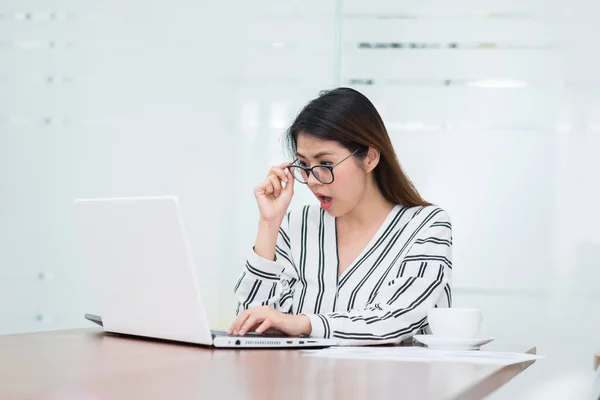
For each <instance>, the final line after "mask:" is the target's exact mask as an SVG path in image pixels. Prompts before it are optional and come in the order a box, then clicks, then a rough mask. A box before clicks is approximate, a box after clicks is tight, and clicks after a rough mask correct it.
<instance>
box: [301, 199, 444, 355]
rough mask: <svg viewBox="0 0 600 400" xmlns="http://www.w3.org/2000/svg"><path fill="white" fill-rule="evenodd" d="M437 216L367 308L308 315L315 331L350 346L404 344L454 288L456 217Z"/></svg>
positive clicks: (315, 334) (315, 333)
mask: <svg viewBox="0 0 600 400" xmlns="http://www.w3.org/2000/svg"><path fill="white" fill-rule="evenodd" d="M435 218H436V221H435V222H434V223H433V224H431V225H430V226H429V228H426V229H424V230H423V231H422V232H420V233H419V234H418V235H417V237H416V240H415V241H414V243H413V245H412V246H411V248H410V250H409V251H408V253H407V254H406V256H405V258H404V259H403V260H402V262H401V263H400V265H399V268H398V270H397V271H395V274H393V276H390V277H388V281H387V282H386V283H385V284H384V285H382V287H381V288H380V289H379V290H378V292H377V293H376V294H375V296H374V298H373V299H372V300H371V301H369V303H368V304H367V306H366V307H365V308H364V309H354V310H350V311H347V312H333V313H327V314H307V316H308V317H309V319H310V322H311V325H312V332H311V336H313V337H320V338H335V339H337V342H338V345H346V346H348V345H368V344H386V343H400V342H401V341H403V340H405V339H407V338H410V337H412V336H413V335H414V334H415V333H416V332H418V331H419V329H421V328H422V327H423V326H425V325H426V324H427V312H428V311H429V310H430V309H431V308H433V307H436V305H437V303H438V301H439V300H440V298H441V297H442V296H443V295H445V294H446V293H448V292H449V287H450V282H451V272H452V227H451V222H450V219H449V217H448V214H447V213H446V212H445V211H443V210H442V211H441V212H439V213H438V214H437V215H436V216H435ZM443 304H444V305H445V304H447V303H443Z"/></svg>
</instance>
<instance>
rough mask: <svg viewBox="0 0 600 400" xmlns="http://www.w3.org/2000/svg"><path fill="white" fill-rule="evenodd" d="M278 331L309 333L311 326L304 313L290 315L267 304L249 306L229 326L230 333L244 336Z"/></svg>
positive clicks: (298, 334) (297, 334) (286, 333)
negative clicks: (251, 333) (249, 333)
mask: <svg viewBox="0 0 600 400" xmlns="http://www.w3.org/2000/svg"><path fill="white" fill-rule="evenodd" d="M274 330H275V331H280V332H282V333H284V334H285V335H288V336H300V335H310V333H311V330H312V327H311V325H310V320H309V319H308V317H307V316H306V315H290V314H284V313H282V312H279V311H276V310H275V309H273V308H272V307H269V306H260V307H254V308H250V309H248V310H245V311H244V312H242V313H241V314H240V315H239V316H238V317H237V319H236V320H235V321H234V322H233V324H232V325H231V327H230V328H229V331H228V333H229V334H230V335H239V336H244V335H245V334H246V333H248V332H256V333H259V334H262V333H269V332H272V331H274Z"/></svg>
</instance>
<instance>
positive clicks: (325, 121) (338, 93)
mask: <svg viewBox="0 0 600 400" xmlns="http://www.w3.org/2000/svg"><path fill="white" fill-rule="evenodd" d="M300 133H302V134H307V135H310V136H314V137H316V138H319V139H322V140H333V141H336V142H338V143H340V144H341V145H342V146H344V147H345V148H347V149H348V150H349V151H351V152H353V151H357V150H358V151H357V153H356V155H355V157H359V158H362V159H364V158H365V157H366V155H367V152H368V149H369V146H371V147H374V148H375V149H377V150H379V152H380V159H379V163H378V164H377V166H376V167H375V171H374V173H375V181H376V183H377V187H378V188H379V190H380V191H381V193H382V194H383V196H384V197H385V198H386V199H387V200H388V201H390V202H391V203H393V204H400V205H403V206H407V207H414V206H426V205H429V204H430V203H428V202H426V201H425V200H423V198H422V197H421V195H419V192H418V191H417V189H416V188H415V186H414V185H413V183H412V182H411V181H410V179H409V178H408V176H407V175H406V174H405V173H404V171H403V170H402V167H401V166H400V163H399V162H398V158H397V157H396V152H395V151H394V147H393V145H392V141H391V140H390V137H389V135H388V133H387V130H386V129H385V125H384V123H383V120H382V119H381V116H380V115H379V113H378V112H377V110H376V109H375V106H374V105H373V103H371V102H370V101H369V99H367V98H366V97H365V96H364V95H363V94H362V93H360V92H358V91H356V90H354V89H350V88H337V89H333V90H327V91H323V92H321V93H320V95H319V97H317V98H316V99H314V100H312V101H311V102H309V103H308V104H307V105H306V106H305V107H304V108H303V109H302V110H301V111H300V113H299V114H298V116H297V117H296V119H295V120H294V122H293V123H292V125H291V126H290V127H289V129H288V131H287V134H286V143H287V146H288V149H289V151H290V152H291V153H292V156H293V157H295V155H296V150H297V145H298V135H299V134H300Z"/></svg>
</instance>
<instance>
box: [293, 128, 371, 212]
mask: <svg viewBox="0 0 600 400" xmlns="http://www.w3.org/2000/svg"><path fill="white" fill-rule="evenodd" d="M350 154H351V153H350V151H349V150H348V149H346V148H345V147H343V146H342V145H340V144H339V143H338V142H335V141H329V140H321V139H317V138H315V137H314V136H310V135H307V134H302V133H301V134H299V135H298V142H297V152H296V157H297V159H298V161H297V162H296V164H297V165H300V166H302V167H314V166H316V165H335V164H337V163H339V162H340V161H342V160H344V158H346V157H348V156H349V155H350ZM333 176H334V181H333V183H330V184H324V183H322V182H320V181H319V180H317V179H316V178H315V176H314V174H312V173H311V174H310V176H309V177H308V181H307V184H306V185H307V186H308V188H309V189H310V190H311V192H313V194H314V195H315V196H316V197H317V199H318V200H319V202H320V203H321V208H323V209H324V210H326V211H327V213H328V214H329V215H331V216H333V217H339V216H342V215H344V214H346V213H348V212H349V211H351V210H352V209H353V208H354V207H355V206H356V205H357V204H358V202H359V200H360V198H361V197H362V196H363V194H364V191H365V190H366V188H367V173H366V172H365V170H364V168H363V165H362V162H361V161H358V160H357V159H356V158H355V157H354V156H352V157H350V158H348V159H346V160H344V162H342V163H341V164H339V165H337V166H336V167H335V168H334V169H333Z"/></svg>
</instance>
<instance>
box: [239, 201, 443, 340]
mask: <svg viewBox="0 0 600 400" xmlns="http://www.w3.org/2000/svg"><path fill="white" fill-rule="evenodd" d="M338 264H339V260H338V253H337V234H336V219H335V218H334V217H331V216H329V215H328V214H327V213H326V212H325V211H323V210H321V209H320V208H319V207H318V206H304V207H303V208H301V209H299V210H293V211H292V212H289V213H288V214H287V218H286V219H284V222H283V224H282V225H281V228H280V229H279V236H278V240H277V247H276V255H275V261H270V260H266V259H264V258H261V257H259V256H258V255H256V253H254V251H251V252H250V255H249V257H248V259H247V261H246V268H245V270H244V272H243V273H242V276H241V277H240V279H239V280H238V281H237V283H236V285H235V294H236V296H237V298H238V300H239V304H238V310H237V313H239V312H240V311H241V310H243V309H248V308H251V307H255V306H260V305H268V306H271V307H273V308H275V309H276V310H279V311H281V312H284V313H292V314H305V315H307V316H308V317H309V318H310V322H311V325H312V333H311V336H313V337H322V338H335V339H337V342H338V344H340V345H364V344H383V343H399V342H401V341H402V340H404V339H407V338H409V337H411V336H412V335H414V334H415V333H418V332H429V329H428V326H427V311H428V310H429V309H431V308H433V307H450V306H451V303H452V294H451V277H452V226H451V223H450V218H449V216H448V214H447V213H446V212H445V211H444V210H442V209H441V208H439V207H435V206H428V207H410V208H408V207H402V206H400V205H396V206H395V207H394V208H393V209H392V211H391V212H390V214H389V215H388V216H387V218H386V220H385V221H384V223H383V224H382V226H381V227H380V229H379V230H378V232H377V233H376V234H375V236H374V237H373V239H372V240H371V242H370V243H369V244H368V245H367V246H366V247H365V249H364V250H363V251H362V252H361V254H360V255H359V256H358V257H357V258H356V260H354V261H353V262H352V263H351V264H350V265H349V266H348V268H347V269H346V270H345V271H344V272H343V273H342V274H341V276H339V277H338Z"/></svg>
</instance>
